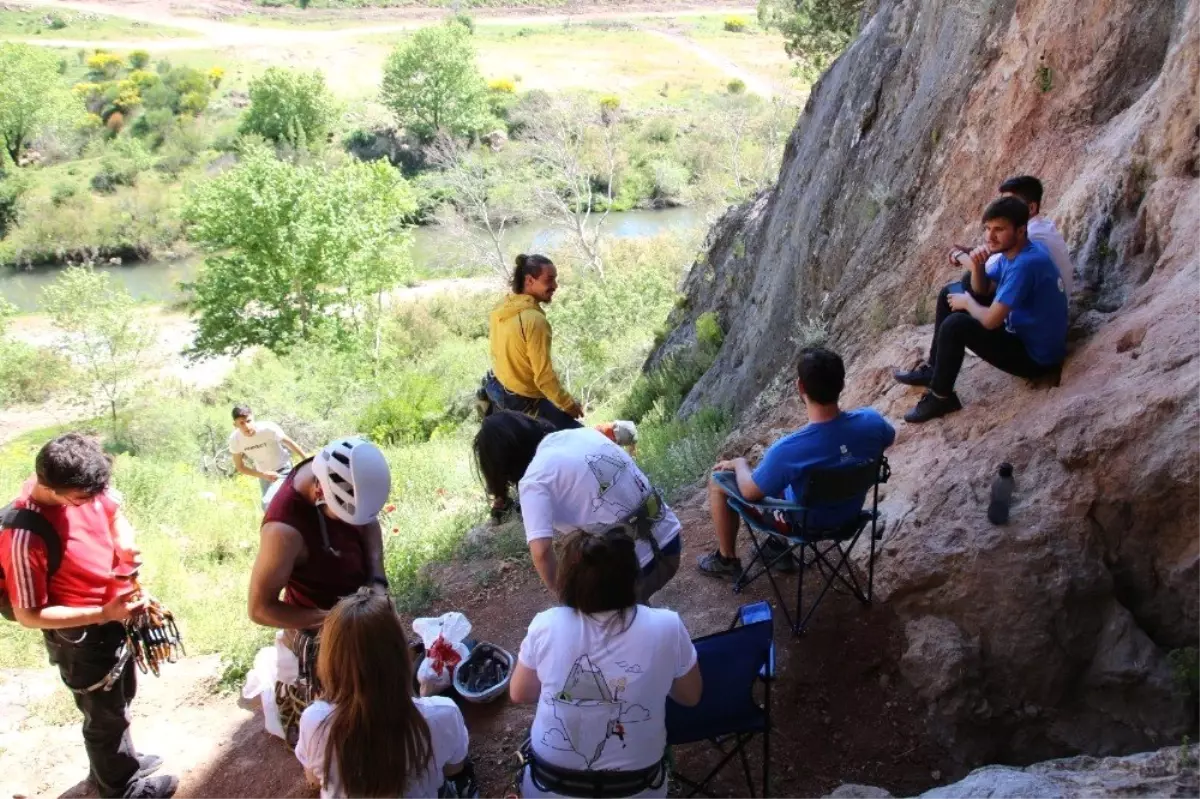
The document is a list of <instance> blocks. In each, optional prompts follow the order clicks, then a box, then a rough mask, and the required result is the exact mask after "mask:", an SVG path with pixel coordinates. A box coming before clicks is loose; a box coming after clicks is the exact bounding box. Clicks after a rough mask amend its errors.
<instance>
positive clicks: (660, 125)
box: [642, 115, 678, 144]
mask: <svg viewBox="0 0 1200 799" xmlns="http://www.w3.org/2000/svg"><path fill="white" fill-rule="evenodd" d="M677 132H678V127H677V125H676V124H675V120H674V119H673V118H672V117H670V116H667V115H663V116H656V117H651V118H650V119H649V120H647V122H646V124H645V126H644V127H643V128H642V135H643V136H644V137H645V139H646V141H649V142H653V143H655V144H670V143H671V142H673V141H675V135H676V133H677Z"/></svg>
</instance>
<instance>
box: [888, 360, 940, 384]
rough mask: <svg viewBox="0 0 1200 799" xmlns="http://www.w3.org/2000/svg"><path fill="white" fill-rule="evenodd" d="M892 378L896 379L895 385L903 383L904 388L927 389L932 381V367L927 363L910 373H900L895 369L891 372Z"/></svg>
mask: <svg viewBox="0 0 1200 799" xmlns="http://www.w3.org/2000/svg"><path fill="white" fill-rule="evenodd" d="M892 376H893V377H895V378H896V382H897V383H903V384H904V385H906V386H925V387H926V388H928V386H929V384H930V383H931V382H932V381H933V367H932V366H930V365H929V364H927V363H922V364H921V365H920V366H918V367H917V368H916V369H913V370H912V371H910V372H901V371H900V370H899V369H897V370H896V371H895V372H892Z"/></svg>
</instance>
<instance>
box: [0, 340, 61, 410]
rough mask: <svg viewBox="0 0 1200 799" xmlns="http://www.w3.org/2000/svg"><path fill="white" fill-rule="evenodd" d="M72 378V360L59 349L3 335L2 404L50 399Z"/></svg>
mask: <svg viewBox="0 0 1200 799" xmlns="http://www.w3.org/2000/svg"><path fill="white" fill-rule="evenodd" d="M71 379H72V369H71V364H70V362H69V361H67V360H66V359H65V358H63V357H61V356H59V355H58V354H57V353H54V352H52V351H50V350H45V349H42V348H41V347H34V346H31V345H29V344H26V343H24V342H22V341H6V340H3V339H0V405H4V406H9V405H14V404H17V403H22V404H29V405H32V404H36V403H42V402H46V401H47V400H49V399H50V398H51V397H53V396H54V395H55V394H58V393H59V392H61V391H63V390H64V389H65V388H66V387H67V386H68V385H69V384H70V382H71Z"/></svg>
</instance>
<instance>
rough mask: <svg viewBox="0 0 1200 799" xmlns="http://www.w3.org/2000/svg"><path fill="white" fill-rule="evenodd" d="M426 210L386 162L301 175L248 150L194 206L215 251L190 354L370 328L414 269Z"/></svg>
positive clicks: (266, 153)
mask: <svg viewBox="0 0 1200 799" xmlns="http://www.w3.org/2000/svg"><path fill="white" fill-rule="evenodd" d="M415 210H416V201H415V199H414V198H413V195H412V192H411V191H410V190H409V187H408V184H407V183H405V181H404V179H403V178H401V177H400V175H399V173H398V172H397V171H396V170H395V169H393V168H392V167H391V166H390V165H388V164H387V163H385V162H383V161H376V162H374V163H370V164H364V163H360V162H357V161H351V162H349V163H347V164H345V165H344V166H339V167H336V168H333V169H330V168H328V167H324V166H298V165H295V164H290V163H285V162H281V161H279V160H277V159H276V158H275V157H274V155H273V154H272V153H271V151H270V150H269V149H268V148H266V147H265V146H262V145H258V146H256V147H255V146H251V147H249V148H247V151H246V152H245V153H244V158H243V161H242V163H241V164H240V165H238V166H237V167H235V168H234V169H231V170H229V171H228V172H225V173H224V174H222V175H220V176H219V177H217V178H216V179H214V180H211V181H208V182H206V183H202V184H200V185H198V186H197V187H196V188H195V189H194V190H193V192H192V193H191V195H190V196H189V197H188V198H187V200H186V201H185V204H184V211H183V216H184V219H185V221H186V222H187V223H188V224H189V225H190V227H189V230H188V235H189V237H190V238H191V239H192V240H194V241H196V242H198V243H199V244H200V245H201V247H203V248H204V249H205V250H206V251H208V252H209V253H210V254H209V256H208V257H207V258H206V259H205V262H204V268H203V270H202V271H201V272H200V275H199V277H198V278H197V279H196V282H195V283H193V284H191V285H190V286H188V288H190V289H191V290H192V291H193V294H194V297H193V301H192V303H193V304H192V308H193V312H194V313H196V314H197V315H198V317H199V318H198V330H197V335H196V340H195V342H194V343H193V345H192V348H191V350H190V353H191V354H192V355H194V356H199V357H204V356H208V355H216V354H219V353H225V352H233V353H238V352H241V351H242V350H244V349H246V348H247V347H254V346H264V347H267V348H269V349H271V350H273V351H275V352H283V351H286V350H287V349H288V348H289V347H291V346H292V345H293V344H295V343H296V342H297V341H300V340H302V339H305V338H308V337H310V336H312V335H313V334H314V333H316V332H317V331H319V330H322V329H329V330H330V331H331V332H332V333H333V334H335V335H341V334H343V333H348V332H352V331H357V330H359V329H360V328H361V325H362V322H363V321H364V319H366V318H367V316H368V314H369V312H370V301H371V299H372V298H373V299H374V300H375V304H376V306H379V305H382V301H383V293H384V292H385V291H386V290H387V289H389V288H391V287H393V286H395V285H396V284H397V283H399V282H400V280H401V279H402V278H403V276H404V274H405V272H406V270H407V268H408V264H409V260H408V257H407V256H408V245H409V241H410V239H409V235H408V232H407V229H406V228H405V226H404V222H405V218H406V217H407V216H408V215H409V214H412V213H413V212H414V211H415Z"/></svg>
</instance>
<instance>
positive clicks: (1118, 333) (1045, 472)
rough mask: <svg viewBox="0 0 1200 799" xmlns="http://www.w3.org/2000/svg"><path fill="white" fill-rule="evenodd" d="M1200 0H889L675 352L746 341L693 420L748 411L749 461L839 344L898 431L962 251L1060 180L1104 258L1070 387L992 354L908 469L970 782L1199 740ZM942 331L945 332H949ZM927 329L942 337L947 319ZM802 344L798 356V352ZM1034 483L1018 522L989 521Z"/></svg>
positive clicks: (698, 268) (905, 588)
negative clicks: (712, 320)
mask: <svg viewBox="0 0 1200 799" xmlns="http://www.w3.org/2000/svg"><path fill="white" fill-rule="evenodd" d="M1198 81H1200V0H1179V2H1175V3H1170V2H1163V0H1153V1H1152V2H1139V0H1081V2H1078V3H1069V4H1063V3H1056V2H1053V0H1022V2H1020V3H1016V2H1014V0H998V1H997V2H995V3H972V2H967V0H882V2H880V3H879V6H878V9H877V10H876V11H875V13H874V15H873V16H872V17H871V18H870V20H869V21H868V22H866V24H865V25H864V27H863V29H862V32H861V35H860V36H859V38H858V40H857V41H856V42H855V43H854V44H853V45H852V46H851V47H850V49H849V50H848V51H847V52H846V53H845V54H844V55H843V56H842V57H841V58H840V59H839V60H838V61H837V62H836V63H835V64H834V65H833V66H832V67H831V69H830V70H829V72H828V73H827V74H826V75H825V76H824V78H823V79H822V80H821V82H820V83H819V84H818V85H817V86H816V87H815V88H814V90H813V93H812V95H811V97H810V99H809V102H808V105H807V107H806V108H805V111H804V114H803V115H802V117H801V118H800V120H799V123H798V125H797V127H796V130H795V131H794V132H793V134H792V136H791V138H790V140H789V143H788V147H787V151H786V154H785V159H784V163H783V166H782V169H781V172H780V176H779V181H778V184H777V186H776V188H775V189H773V190H772V191H770V192H767V193H764V194H763V195H760V196H759V197H757V198H755V199H754V200H753V201H751V202H750V203H747V204H746V205H744V206H742V207H740V208H737V209H733V210H731V211H729V212H728V213H727V214H726V215H725V217H724V218H722V219H721V220H720V222H719V223H718V224H717V225H716V226H715V227H714V229H713V231H712V232H711V233H710V237H709V242H708V248H707V249H708V251H707V254H706V256H705V257H703V258H702V259H701V260H700V261H699V262H697V263H696V265H695V266H694V267H693V269H692V272H691V274H690V275H689V277H688V279H687V281H686V285H685V291H686V293H687V294H688V300H689V301H688V302H687V303H686V304H681V308H680V310H678V311H676V312H675V316H674V318H673V320H672V321H673V323H674V325H675V328H676V329H675V331H674V333H673V334H672V335H671V336H670V337H669V338H668V340H667V342H666V343H665V344H664V345H663V348H661V349H660V350H659V351H658V352H656V353H655V354H654V356H652V358H651V364H653V363H654V362H655V361H656V360H657V359H659V358H661V357H663V355H664V354H665V353H669V352H671V351H672V350H673V349H675V348H677V347H679V346H682V345H684V344H685V343H686V342H688V341H689V340H690V339H691V338H692V337H693V336H694V322H695V319H696V318H697V317H698V316H699V315H700V314H701V313H704V312H706V311H710V310H715V311H716V312H717V313H718V314H719V316H720V319H721V321H722V324H723V327H724V329H725V330H726V331H727V334H726V337H725V344H724V346H723V349H722V351H721V354H720V356H719V358H718V359H717V361H716V363H715V365H714V366H713V368H712V369H711V370H710V371H709V372H708V374H706V375H705V376H704V377H703V378H702V379H701V380H700V382H699V383H697V385H696V387H695V388H694V389H693V391H692V393H691V394H690V395H689V397H688V399H687V401H686V402H685V404H684V409H683V412H684V413H688V412H690V411H692V410H694V409H696V408H698V407H702V406H705V405H711V404H726V405H731V406H733V407H735V408H736V409H737V410H738V411H739V413H740V418H741V425H740V426H739V433H738V434H736V435H735V437H734V439H732V440H731V441H730V442H729V447H728V449H729V451H730V452H731V453H744V452H751V453H753V452H754V451H755V448H756V447H757V446H758V445H761V444H764V443H769V442H770V441H772V440H774V439H775V438H776V437H778V436H779V435H780V434H781V433H782V432H785V431H787V430H790V429H794V428H795V427H796V426H798V425H799V424H801V423H802V422H803V418H802V417H803V411H802V410H801V409H798V408H797V405H796V402H795V400H794V398H792V397H791V396H790V393H791V392H790V389H789V388H788V386H787V384H788V383H789V382H790V381H791V379H792V377H793V374H792V372H791V370H792V369H793V368H794V366H793V364H794V359H795V355H796V350H797V349H798V346H799V344H801V343H804V342H807V341H810V340H813V339H815V338H817V337H818V336H819V335H821V334H823V332H824V331H827V332H828V334H829V340H830V343H831V345H832V346H833V347H835V348H836V349H838V350H839V351H840V352H842V354H843V355H844V356H845V357H846V358H847V362H848V367H849V375H848V385H847V391H846V393H845V394H844V395H843V401H844V404H845V405H847V406H856V405H863V404H873V405H875V406H876V407H877V408H879V409H880V410H881V411H882V412H884V413H885V414H887V415H888V416H889V417H891V418H892V419H897V420H898V418H899V416H900V415H901V414H902V413H903V412H904V411H905V410H906V409H907V408H909V407H911V406H912V404H913V403H915V401H916V399H917V397H918V393H917V392H916V391H915V390H912V389H907V388H905V387H903V386H898V385H896V384H895V383H894V382H893V381H892V379H891V369H892V368H893V367H897V366H911V365H912V364H914V363H915V362H916V361H917V360H919V359H920V357H921V356H922V354H923V353H924V352H925V350H926V349H927V347H928V343H929V335H930V332H931V328H930V326H929V325H928V324H927V322H928V321H929V318H931V316H932V312H931V310H930V309H931V307H932V299H933V297H934V296H935V295H936V291H937V289H938V287H939V286H940V285H942V284H943V283H945V282H947V281H948V280H952V279H957V275H956V274H953V270H950V269H948V268H947V267H946V266H945V258H944V254H943V253H944V252H945V249H946V247H947V246H948V245H949V244H951V243H953V242H970V241H973V240H975V239H976V238H978V232H977V231H978V217H979V213H980V211H981V209H982V208H983V207H984V205H985V204H986V203H987V202H988V201H989V200H990V199H991V198H992V197H993V196H994V194H995V190H996V187H997V186H998V185H999V183H1000V181H1001V180H1002V179H1003V178H1004V177H1006V176H1009V175H1013V174H1020V173H1029V174H1036V175H1039V176H1041V178H1042V179H1043V181H1044V182H1045V184H1046V186H1047V196H1046V203H1045V211H1046V212H1047V213H1048V214H1049V215H1050V216H1052V217H1053V218H1055V219H1056V221H1057V222H1058V224H1059V227H1060V229H1062V230H1063V231H1064V232H1065V235H1066V237H1067V241H1068V243H1069V244H1070V245H1071V248H1072V254H1073V257H1074V260H1075V264H1076V273H1077V281H1076V284H1077V285H1076V291H1075V295H1074V296H1073V297H1072V317H1073V325H1072V332H1071V346H1070V354H1069V356H1068V360H1067V363H1066V366H1065V368H1064V371H1063V376H1062V381H1061V385H1060V386H1058V387H1056V388H1050V389H1046V388H1039V389H1034V388H1031V387H1030V386H1028V385H1027V384H1026V383H1025V381H1021V380H1018V379H1016V378H1012V377H1009V376H1007V375H1004V374H1001V373H999V372H997V371H996V370H994V369H992V368H990V367H988V366H987V365H986V364H982V363H979V362H978V361H975V360H974V359H969V360H968V365H967V368H966V369H965V370H964V373H963V375H962V377H961V378H960V380H959V384H958V386H957V390H958V393H959V396H960V397H962V399H963V401H964V403H965V404H966V406H967V407H966V409H965V410H964V411H963V412H961V413H958V414H955V415H953V416H950V417H947V418H946V419H943V420H939V421H937V422H933V423H930V424H927V425H925V426H922V427H908V426H905V425H904V424H903V423H902V422H898V427H899V428H900V430H899V436H898V439H897V443H896V445H895V447H894V448H893V450H892V452H891V453H890V454H889V455H890V458H891V462H892V467H893V470H894V475H893V478H892V481H891V483H890V484H889V486H888V487H887V490H886V498H885V500H884V502H883V510H884V513H885V514H886V516H887V535H886V539H885V546H884V552H883V556H882V558H881V560H880V562H879V564H880V565H879V571H878V573H877V577H876V581H877V582H876V587H877V594H878V595H880V596H881V597H882V601H885V602H888V603H889V604H891V605H892V606H893V607H894V608H895V609H896V610H897V612H898V613H899V615H900V617H901V618H902V619H904V620H905V625H906V628H905V632H906V635H907V638H908V649H907V652H906V653H905V655H904V658H903V661H902V663H901V669H902V673H903V674H904V675H905V677H906V678H907V679H908V680H909V681H910V682H911V683H912V684H913V685H914V686H915V687H916V688H917V690H918V691H919V692H920V693H921V695H922V696H923V697H924V698H925V699H926V700H927V701H928V703H929V710H930V714H931V717H932V718H933V720H934V721H935V723H936V726H937V728H938V729H939V730H940V731H941V733H942V734H943V736H944V738H945V742H946V743H947V744H948V745H950V746H951V747H952V750H953V751H954V752H955V753H956V754H958V755H959V756H960V757H961V758H962V759H963V762H964V763H966V764H977V763H982V762H989V761H1006V762H1014V761H1015V762H1032V761H1035V760H1039V759H1044V758H1046V757H1052V756H1056V755H1062V754H1067V753H1074V752H1086V753H1090V754H1097V755H1105V754H1115V753H1123V752H1130V751H1138V750H1141V749H1148V748H1151V747H1154V746H1160V745H1164V744H1167V743H1170V742H1178V740H1179V736H1180V735H1181V734H1182V733H1183V732H1184V731H1185V730H1186V729H1187V728H1188V727H1189V726H1190V725H1192V724H1194V723H1195V719H1194V717H1192V713H1193V709H1192V708H1189V707H1188V706H1187V702H1186V700H1185V699H1183V698H1182V695H1181V687H1180V686H1179V685H1177V684H1176V682H1175V680H1174V679H1173V677H1172V674H1171V672H1170V670H1169V668H1168V667H1167V665H1166V662H1165V654H1166V652H1167V651H1169V650H1171V649H1174V648H1179V647H1184V646H1195V645H1196V644H1197V628H1198V625H1200V608H1198V601H1197V590H1196V588H1197V580H1198V578H1200V554H1198V540H1197V530H1198V529H1200V516H1198V507H1200V446H1198V445H1200V435H1198V424H1197V419H1198V416H1197V414H1198V410H1200V405H1198V402H1197V391H1198V387H1200V370H1198V369H1197V352H1198V349H1200V335H1198V330H1197V319H1198V318H1200V316H1198V311H1200V303H1198V301H1197V299H1198V295H1197V280H1198V277H1200V275H1198V269H1197V253H1198V252H1200V250H1198V248H1200V235H1198V231H1200V180H1198V179H1197V178H1198V171H1197V170H1198V158H1200V124H1198V111H1197V102H1196V97H1195V90H1196V86H1197V84H1198ZM922 309H924V310H922ZM922 325H923V326H922ZM789 339H790V340H791V341H792V342H793V344H794V345H795V346H791V347H788V346H779V345H778V342H782V341H786V340H789ZM1001 461H1009V462H1011V463H1013V464H1014V466H1015V469H1016V479H1017V502H1016V504H1015V506H1014V510H1013V518H1012V521H1011V522H1010V524H1009V525H1008V526H1007V527H1003V528H998V527H993V526H991V525H990V524H989V523H988V522H987V520H986V516H985V513H984V511H985V508H986V504H987V503H986V497H987V491H988V485H989V483H990V479H991V476H992V474H993V473H994V470H995V467H996V464H998V463H1000V462H1001Z"/></svg>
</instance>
